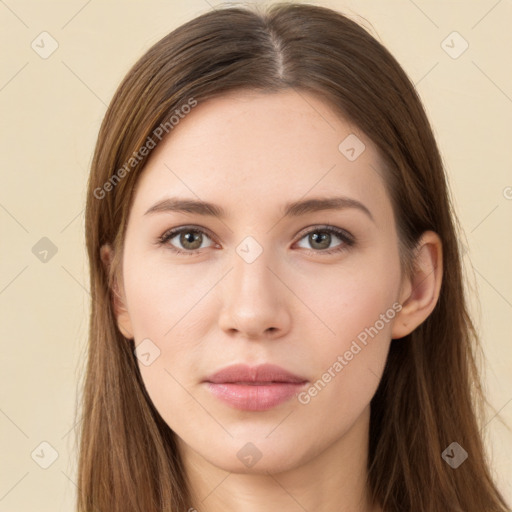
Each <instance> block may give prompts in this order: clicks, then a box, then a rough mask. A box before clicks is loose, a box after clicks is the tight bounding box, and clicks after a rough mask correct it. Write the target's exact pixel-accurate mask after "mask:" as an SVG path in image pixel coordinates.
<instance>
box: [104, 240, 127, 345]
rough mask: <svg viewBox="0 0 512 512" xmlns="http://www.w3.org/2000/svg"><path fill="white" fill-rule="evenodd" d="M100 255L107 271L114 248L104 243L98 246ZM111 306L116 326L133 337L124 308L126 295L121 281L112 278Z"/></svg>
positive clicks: (124, 334)
mask: <svg viewBox="0 0 512 512" xmlns="http://www.w3.org/2000/svg"><path fill="white" fill-rule="evenodd" d="M100 257H101V261H102V263H103V265H104V266H105V270H106V271H107V273H108V271H109V268H110V265H111V264H112V260H113V257H114V250H113V249H112V247H111V245H110V244H105V245H103V246H102V247H101V248H100ZM112 295H113V304H112V305H113V308H114V315H115V317H116V321H117V327H118V328H119V330H120V331H121V333H122V335H123V336H124V337H125V338H127V339H133V328H132V323H131V320H130V314H129V313H128V309H127V308H126V296H125V293H124V288H123V283H122V280H121V283H120V284H118V282H117V279H114V284H113V289H112Z"/></svg>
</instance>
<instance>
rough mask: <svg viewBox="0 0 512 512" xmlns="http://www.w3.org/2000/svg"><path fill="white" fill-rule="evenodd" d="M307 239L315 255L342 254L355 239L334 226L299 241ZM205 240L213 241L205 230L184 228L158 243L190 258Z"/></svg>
mask: <svg viewBox="0 0 512 512" xmlns="http://www.w3.org/2000/svg"><path fill="white" fill-rule="evenodd" d="M333 235H334V237H335V238H338V239H340V240H341V241H342V243H341V244H338V245H337V246H335V247H334V248H329V246H330V245H331V242H332V237H333ZM306 237H308V238H307V240H308V243H310V244H312V246H313V250H309V252H313V253H315V254H320V253H323V254H331V253H334V252H341V251H344V250H347V249H348V248H349V247H351V246H352V245H354V238H353V236H352V235H351V234H350V233H348V232H347V231H345V230H342V229H340V228H335V227H334V226H323V227H317V228H314V229H312V230H310V231H308V232H307V233H305V234H303V236H302V237H301V238H300V239H299V241H301V240H303V239H305V238H306ZM174 238H178V241H179V244H180V245H181V248H179V247H176V246H175V245H174V244H171V243H168V242H170V241H171V240H172V239H174ZM204 238H209V239H211V237H210V236H209V235H208V234H207V233H206V232H205V231H204V230H203V229H199V228H190V227H182V228H176V229H171V230H169V231H167V232H166V233H164V234H163V235H162V236H161V237H160V238H159V239H158V242H159V243H160V244H161V245H164V244H167V245H168V246H169V247H170V248H171V250H172V251H173V252H175V253H176V254H187V255H189V256H193V255H194V254H197V253H198V251H199V250H200V249H204V248H205V246H204V245H203V241H204ZM315 246H316V247H315ZM206 247H208V246H206ZM306 249H307V248H306Z"/></svg>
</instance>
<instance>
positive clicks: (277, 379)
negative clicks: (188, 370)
mask: <svg viewBox="0 0 512 512" xmlns="http://www.w3.org/2000/svg"><path fill="white" fill-rule="evenodd" d="M203 382H204V384H205V385H206V387H207V389H208V390H209V391H210V392H211V393H212V394H213V395H214V396H215V397H216V398H218V399H219V400H221V401H223V402H224V403H226V404H228V405H230V406H231V407H234V408H235V409H240V410H244V411H266V410H268V409H272V408H274V407H276V406H278V405H280V404H282V403H284V402H287V401H288V400H290V399H291V398H292V397H293V396H294V395H297V393H299V392H300V391H301V389H302V388H303V387H304V386H305V385H306V384H307V383H308V380H307V379H305V378H303V377H300V376H298V375H295V374H293V373H291V372H289V371H287V370H285V369H283V368H281V367H279V366H276V365H269V364H265V365H259V366H256V367H250V366H247V365H233V366H229V367H227V368H224V369H223V370H221V371H219V372H217V373H215V374H213V375H211V376H210V377H208V378H207V379H205V380H204V381H203Z"/></svg>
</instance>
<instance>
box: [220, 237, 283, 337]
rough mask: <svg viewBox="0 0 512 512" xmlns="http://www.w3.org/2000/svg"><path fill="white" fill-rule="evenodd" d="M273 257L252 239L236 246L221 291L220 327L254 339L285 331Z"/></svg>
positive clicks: (281, 286)
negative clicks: (230, 266)
mask: <svg viewBox="0 0 512 512" xmlns="http://www.w3.org/2000/svg"><path fill="white" fill-rule="evenodd" d="M276 260H277V258H276V256H275V254H274V253H273V252H272V251H271V250H270V249H268V248H265V247H264V246H263V245H262V244H260V243H259V242H258V241H257V240H256V239H255V238H253V237H246V238H245V239H244V240H242V242H241V243H240V244H239V245H238V246H237V247H236V254H234V255H233V260H232V261H233V263H232V267H233V269H232V271H231V272H230V273H229V274H228V276H227V282H226V283H225V284H224V286H223V291H222V312H221V315H220V319H219V321H220V326H221V328H222V329H224V330H233V329H235V330H238V331H240V332H241V333H243V334H245V335H246V336H251V337H258V336H262V335H264V334H265V333H266V332H267V331H269V332H275V331H281V330H283V329H286V327H287V324H288V322H289V312H288V311H287V308H286V297H285V295H286V293H285V292H286V287H285V286H284V284H283V283H282V282H281V281H280V280H279V279H278V278H277V277H276V275H275V273H276V270H275V269H274V267H276V266H278V265H276V264H275V262H276Z"/></svg>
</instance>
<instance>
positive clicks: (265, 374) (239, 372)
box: [205, 364, 307, 384]
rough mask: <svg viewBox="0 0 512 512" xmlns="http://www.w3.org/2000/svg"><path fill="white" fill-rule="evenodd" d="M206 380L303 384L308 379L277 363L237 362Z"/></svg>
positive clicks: (215, 381)
mask: <svg viewBox="0 0 512 512" xmlns="http://www.w3.org/2000/svg"><path fill="white" fill-rule="evenodd" d="M205 382H212V383H214V384H220V383H228V382H230V383H235V382H236V383H253V384H254V383H261V384H269V383H271V382H289V383H297V384H302V383H303V382H307V379H305V378H303V377H300V376H298V375H294V374H293V373H291V372H289V371H287V370H285V369H284V368H281V367H280V366H277V365H275V364H261V365H258V366H249V365H245V364H235V365H231V366H227V367H225V368H223V369H222V370H220V371H218V372H216V373H214V374H213V375H210V376H209V377H207V378H206V379H205Z"/></svg>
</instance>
